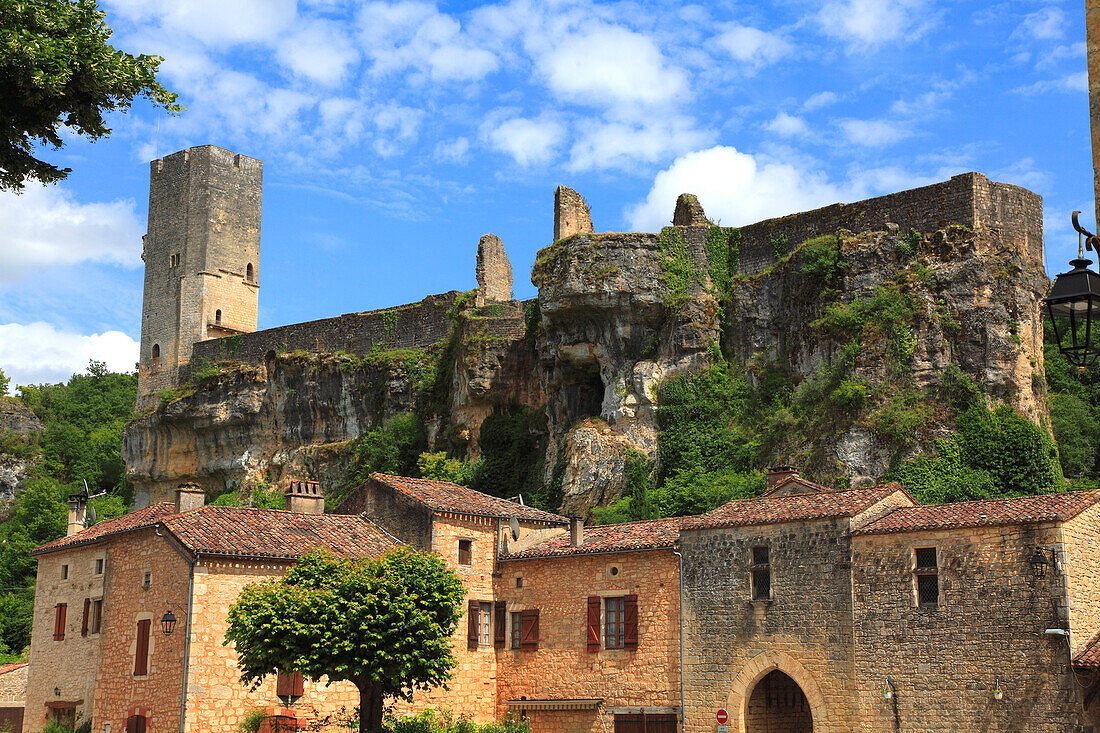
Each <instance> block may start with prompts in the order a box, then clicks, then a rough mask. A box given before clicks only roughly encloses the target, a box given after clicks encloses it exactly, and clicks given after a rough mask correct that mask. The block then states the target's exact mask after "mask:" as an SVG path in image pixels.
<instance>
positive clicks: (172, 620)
mask: <svg viewBox="0 0 1100 733" xmlns="http://www.w3.org/2000/svg"><path fill="white" fill-rule="evenodd" d="M160 625H161V627H162V628H163V629H164V635H165V636H168V635H170V634H171V633H172V632H173V631H174V630H175V628H176V614H174V613H172V609H168V613H166V614H164V615H163V616H161V617H160Z"/></svg>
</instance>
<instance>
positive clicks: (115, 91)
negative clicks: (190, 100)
mask: <svg viewBox="0 0 1100 733" xmlns="http://www.w3.org/2000/svg"><path fill="white" fill-rule="evenodd" d="M110 37H111V29H110V28H108V27H107V23H106V22H105V21H104V14H103V13H102V12H101V11H100V10H99V8H98V7H96V2H95V0H0V99H3V100H4V103H3V104H2V105H0V190H4V189H11V190H15V191H19V190H21V189H22V188H23V185H24V183H25V181H26V180H28V179H37V180H39V181H41V182H43V183H53V182H56V181H59V180H61V179H63V178H65V177H66V176H67V175H68V174H69V173H70V169H68V168H58V167H57V166H55V165H52V164H50V163H47V162H45V161H43V160H39V159H38V158H36V157H35V155H34V153H35V147H36V146H37V145H40V144H49V145H52V146H53V147H54V148H55V149H59V148H61V147H62V145H63V144H64V139H63V138H62V134H61V128H62V127H67V128H69V130H71V131H75V132H76V133H77V134H80V135H85V136H87V137H88V138H89V139H90V140H98V139H99V138H101V137H104V136H106V135H109V134H110V133H111V129H110V128H109V127H107V124H106V122H105V121H104V115H105V114H106V113H108V112H114V111H118V110H123V111H124V110H127V109H129V108H130V105H131V103H132V102H133V100H134V98H135V97H138V96H141V97H145V98H146V99H148V100H150V101H151V102H152V103H153V104H155V105H157V106H159V107H163V108H164V109H166V110H167V111H168V112H170V113H173V114H174V113H177V112H180V111H182V107H180V106H179V105H178V104H176V103H175V101H176V95H175V94H174V93H172V92H170V91H168V90H167V89H165V88H164V87H163V86H161V85H160V83H158V82H157V80H156V73H157V70H158V68H159V66H160V62H161V61H163V59H162V58H161V57H160V56H148V55H145V54H141V55H138V56H131V55H130V54H127V53H123V52H122V51H119V50H117V49H115V48H114V47H112V46H111V45H110V44H109V43H108V42H107V41H108V40H109V39H110Z"/></svg>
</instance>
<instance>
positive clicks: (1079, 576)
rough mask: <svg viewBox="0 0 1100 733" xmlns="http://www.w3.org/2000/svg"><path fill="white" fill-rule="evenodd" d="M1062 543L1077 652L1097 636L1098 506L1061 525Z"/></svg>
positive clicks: (1099, 632)
mask: <svg viewBox="0 0 1100 733" xmlns="http://www.w3.org/2000/svg"><path fill="white" fill-rule="evenodd" d="M1062 546H1063V548H1064V550H1065V556H1064V558H1063V568H1064V570H1065V581H1064V582H1065V586H1066V592H1067V598H1068V599H1069V604H1068V605H1069V622H1070V625H1069V628H1070V630H1071V631H1072V632H1073V635H1072V637H1071V641H1072V643H1073V654H1074V656H1076V655H1077V654H1078V653H1080V652H1081V650H1082V649H1084V648H1085V647H1086V646H1088V644H1089V643H1090V642H1092V641H1094V640H1096V639H1097V638H1098V637H1100V507H1091V508H1089V509H1087V510H1085V511H1083V512H1081V514H1079V515H1077V516H1076V517H1074V518H1073V519H1072V520H1071V521H1069V522H1066V523H1065V524H1064V525H1063V527H1062Z"/></svg>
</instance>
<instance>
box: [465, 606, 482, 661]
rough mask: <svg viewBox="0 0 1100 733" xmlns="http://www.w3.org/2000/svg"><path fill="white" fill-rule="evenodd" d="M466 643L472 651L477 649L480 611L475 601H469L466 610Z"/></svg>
mask: <svg viewBox="0 0 1100 733" xmlns="http://www.w3.org/2000/svg"><path fill="white" fill-rule="evenodd" d="M466 613H467V616H469V618H467V619H466V645H467V647H468V648H469V649H470V650H471V651H472V650H474V649H477V641H478V627H477V624H478V616H479V614H480V613H481V606H480V605H479V604H478V602H477V601H470V603H469V605H468V606H467V610H466Z"/></svg>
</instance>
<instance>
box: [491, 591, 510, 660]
mask: <svg viewBox="0 0 1100 733" xmlns="http://www.w3.org/2000/svg"><path fill="white" fill-rule="evenodd" d="M507 626H508V606H507V604H506V603H505V602H504V601H497V602H496V605H495V607H494V609H493V646H494V647H496V648H497V649H503V648H504V642H505V641H506V640H507V638H508V629H507Z"/></svg>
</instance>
